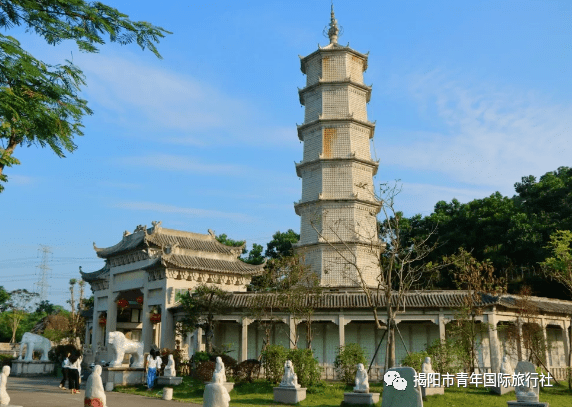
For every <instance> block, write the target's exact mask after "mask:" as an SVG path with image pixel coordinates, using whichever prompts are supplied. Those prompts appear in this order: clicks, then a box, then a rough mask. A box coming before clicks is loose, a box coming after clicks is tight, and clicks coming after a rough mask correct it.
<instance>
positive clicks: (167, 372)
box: [163, 355, 177, 377]
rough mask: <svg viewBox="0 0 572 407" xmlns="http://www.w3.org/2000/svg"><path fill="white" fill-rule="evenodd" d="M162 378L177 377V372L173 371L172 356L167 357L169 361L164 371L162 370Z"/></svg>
mask: <svg viewBox="0 0 572 407" xmlns="http://www.w3.org/2000/svg"><path fill="white" fill-rule="evenodd" d="M163 376H165V377H175V376H177V372H176V371H175V359H173V355H169V361H168V362H167V366H165V370H163Z"/></svg>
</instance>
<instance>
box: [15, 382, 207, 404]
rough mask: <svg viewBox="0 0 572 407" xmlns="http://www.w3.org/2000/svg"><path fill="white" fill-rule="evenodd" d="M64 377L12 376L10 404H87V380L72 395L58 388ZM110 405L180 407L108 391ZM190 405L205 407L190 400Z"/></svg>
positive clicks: (175, 402) (169, 402)
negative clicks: (84, 401)
mask: <svg viewBox="0 0 572 407" xmlns="http://www.w3.org/2000/svg"><path fill="white" fill-rule="evenodd" d="M59 383H60V379H57V378H55V377H13V376H10V377H8V385H7V391H8V395H9V396H10V404H13V405H16V406H22V407H83V398H84V394H85V381H82V384H81V389H80V394H71V393H70V391H69V390H68V391H64V390H61V389H59V388H58V385H59ZM106 396H107V405H108V407H143V406H144V407H159V406H161V407H179V406H182V404H181V403H179V402H177V401H165V400H161V399H154V398H149V397H143V396H136V395H133V394H123V393H116V392H111V393H106ZM185 405H186V406H191V407H202V406H200V405H198V404H190V403H186V404H185Z"/></svg>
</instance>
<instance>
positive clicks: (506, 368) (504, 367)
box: [500, 355, 514, 376]
mask: <svg viewBox="0 0 572 407" xmlns="http://www.w3.org/2000/svg"><path fill="white" fill-rule="evenodd" d="M500 372H501V373H502V374H507V375H510V376H512V374H513V373H514V370H512V365H511V364H510V362H509V361H508V356H506V355H504V356H503V358H502V363H501V367H500Z"/></svg>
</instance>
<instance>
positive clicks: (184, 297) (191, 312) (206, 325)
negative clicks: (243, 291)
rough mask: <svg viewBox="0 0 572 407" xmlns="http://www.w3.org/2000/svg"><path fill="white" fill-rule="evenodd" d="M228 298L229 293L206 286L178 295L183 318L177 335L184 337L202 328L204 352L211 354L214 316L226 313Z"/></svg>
mask: <svg viewBox="0 0 572 407" xmlns="http://www.w3.org/2000/svg"><path fill="white" fill-rule="evenodd" d="M230 296H231V294H230V293H228V292H226V291H224V290H221V289H220V288H218V287H215V286H208V285H206V284H201V285H199V286H197V287H196V288H195V290H194V291H193V293H192V294H191V292H190V291H187V292H186V293H184V294H178V295H177V300H178V301H179V302H180V303H181V306H182V308H183V310H184V312H185V316H184V317H183V319H182V320H181V321H180V322H179V323H178V326H177V333H178V334H179V335H181V336H186V335H187V334H188V333H190V332H193V331H194V330H195V329H197V328H202V329H203V330H204V332H205V339H206V340H205V346H206V351H207V352H208V353H212V351H213V338H214V329H215V322H216V321H215V316H216V315H225V314H227V313H228V311H229V306H228V304H227V301H228V299H229V298H230Z"/></svg>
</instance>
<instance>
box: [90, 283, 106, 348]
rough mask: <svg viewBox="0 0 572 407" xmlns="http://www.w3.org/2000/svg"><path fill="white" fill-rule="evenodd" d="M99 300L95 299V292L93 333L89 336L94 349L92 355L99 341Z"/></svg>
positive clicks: (95, 296)
mask: <svg viewBox="0 0 572 407" xmlns="http://www.w3.org/2000/svg"><path fill="white" fill-rule="evenodd" d="M98 308H99V300H98V298H97V292H96V293H94V294H93V331H92V335H91V344H92V346H93V348H94V350H93V353H95V352H96V351H97V347H98V345H99V342H102V343H103V341H102V340H101V327H100V326H99V311H98Z"/></svg>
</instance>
